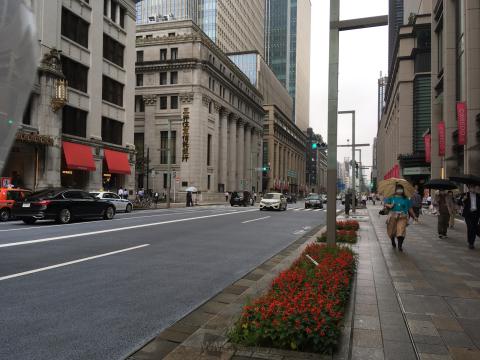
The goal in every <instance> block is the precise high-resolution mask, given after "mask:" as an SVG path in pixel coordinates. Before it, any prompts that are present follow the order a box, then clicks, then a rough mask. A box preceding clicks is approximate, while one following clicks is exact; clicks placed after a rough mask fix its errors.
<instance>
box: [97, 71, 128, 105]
mask: <svg viewBox="0 0 480 360" xmlns="http://www.w3.org/2000/svg"><path fill="white" fill-rule="evenodd" d="M102 99H103V100H105V101H108V102H111V103H112V104H116V105H118V106H123V84H121V83H119V82H118V81H115V80H113V79H110V78H109V77H108V76H105V75H104V76H103V81H102Z"/></svg>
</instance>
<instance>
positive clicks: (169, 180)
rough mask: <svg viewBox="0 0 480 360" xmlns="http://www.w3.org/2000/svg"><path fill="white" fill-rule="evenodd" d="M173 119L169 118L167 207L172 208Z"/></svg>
mask: <svg viewBox="0 0 480 360" xmlns="http://www.w3.org/2000/svg"><path fill="white" fill-rule="evenodd" d="M171 143H172V120H170V119H168V144H167V166H168V170H167V171H168V175H167V209H169V208H170V189H171V187H172V159H171V158H170V156H171V155H170V154H171V146H172V144H171Z"/></svg>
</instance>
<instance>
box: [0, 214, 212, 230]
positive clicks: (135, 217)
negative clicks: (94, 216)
mask: <svg viewBox="0 0 480 360" xmlns="http://www.w3.org/2000/svg"><path fill="white" fill-rule="evenodd" d="M208 211H212V210H198V211H195V212H197V213H199V212H208ZM192 212H193V211H184V212H171V213H161V214H155V215H142V216H132V217H121V218H117V219H112V220H110V221H120V220H130V219H144V218H150V217H156V216H171V215H185V214H191V213H192ZM104 221H105V220H103V219H98V220H89V221H86V222H79V223H71V224H54V225H41V226H30V227H20V228H18V229H4V230H0V232H8V231H19V230H31V229H46V228H51V227H54V226H72V225H87V224H92V223H97V222H104ZM106 224H108V222H106ZM20 226H21V225H20Z"/></svg>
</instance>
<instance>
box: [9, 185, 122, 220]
mask: <svg viewBox="0 0 480 360" xmlns="http://www.w3.org/2000/svg"><path fill="white" fill-rule="evenodd" d="M13 215H14V216H15V217H17V218H19V219H21V220H23V222H24V223H26V224H34V223H35V222H36V221H37V220H46V219H52V220H56V221H57V222H59V223H61V224H67V223H69V222H71V221H72V220H73V219H87V218H103V219H105V220H111V219H113V217H114V216H115V205H113V204H112V203H111V202H110V201H108V200H101V199H98V198H95V197H94V196H92V195H91V194H89V193H88V192H86V191H82V190H76V189H61V188H48V189H44V190H40V191H37V192H34V193H32V194H30V195H29V196H27V197H26V198H25V199H24V200H23V201H16V202H15V205H14V206H13Z"/></svg>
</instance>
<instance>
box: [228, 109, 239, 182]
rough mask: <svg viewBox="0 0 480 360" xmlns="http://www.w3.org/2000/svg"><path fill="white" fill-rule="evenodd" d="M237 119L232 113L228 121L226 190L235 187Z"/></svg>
mask: <svg viewBox="0 0 480 360" xmlns="http://www.w3.org/2000/svg"><path fill="white" fill-rule="evenodd" d="M237 119H238V117H237V116H236V115H232V117H231V119H230V123H229V127H230V139H229V151H228V164H229V172H228V184H229V185H228V190H229V191H234V190H237V189H236V184H237V182H236V179H237Z"/></svg>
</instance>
